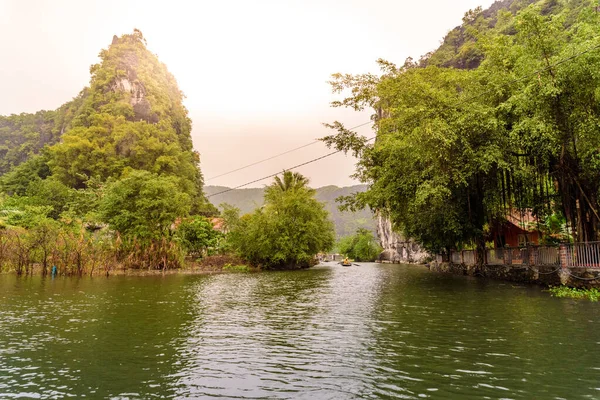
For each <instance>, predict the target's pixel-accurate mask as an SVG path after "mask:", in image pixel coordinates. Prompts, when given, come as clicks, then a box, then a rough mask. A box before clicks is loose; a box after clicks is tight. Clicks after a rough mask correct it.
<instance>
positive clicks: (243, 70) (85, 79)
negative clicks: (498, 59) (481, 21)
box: [0, 0, 493, 187]
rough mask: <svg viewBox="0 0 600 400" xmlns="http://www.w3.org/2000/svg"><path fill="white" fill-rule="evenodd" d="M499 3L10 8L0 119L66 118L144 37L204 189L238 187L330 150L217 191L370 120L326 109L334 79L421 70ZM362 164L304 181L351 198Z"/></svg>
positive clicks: (0, 55)
mask: <svg viewBox="0 0 600 400" xmlns="http://www.w3.org/2000/svg"><path fill="white" fill-rule="evenodd" d="M492 2H493V0H420V1H415V0H412V1H408V0H406V1H405V0H396V1H393V0H362V1H358V0H320V1H313V0H289V1H286V0H279V1H266V0H252V1H248V0H246V1H245V0H230V1H218V0H213V1H192V0H187V1H175V0H170V1H149V0H143V1H133V0H131V1H126V0H118V1H115V0H102V1H91V0H86V1H81V0H52V1H50V0H48V1H41V0H40V1H33V0H0V115H7V114H12V113H20V112H35V111H37V110H40V109H56V108H58V107H59V106H60V105H61V104H63V103H65V102H66V101H68V100H70V99H71V98H73V97H74V96H76V95H77V93H78V92H79V91H80V90H81V89H82V88H83V87H84V86H86V85H87V84H88V83H89V78H90V76H89V67H90V65H91V64H94V63H96V62H98V53H99V52H100V50H101V49H102V48H107V47H108V45H109V44H110V42H111V40H112V36H113V35H114V34H116V35H121V34H124V33H131V32H132V31H133V28H138V29H140V30H141V31H142V33H143V34H144V36H145V38H146V40H147V41H148V48H149V49H150V50H151V51H152V52H154V53H156V54H157V55H158V56H159V58H160V60H161V61H162V62H164V63H165V64H166V65H167V67H168V68H169V70H170V71H171V73H173V74H174V75H175V77H176V79H177V81H178V82H179V87H180V88H181V90H182V91H183V92H184V93H185V95H186V100H185V105H186V107H187V108H188V110H189V112H190V117H191V118H192V121H193V131H192V136H193V140H194V146H195V148H196V150H198V151H199V152H200V154H201V168H202V171H203V173H204V176H205V178H207V182H206V184H210V185H223V186H237V185H240V184H243V183H246V182H248V181H252V180H255V179H257V178H260V177H262V176H266V175H270V174H272V173H276V172H278V171H281V170H282V169H285V168H286V167H289V166H292V165H296V164H300V163H302V162H304V161H307V160H309V159H311V158H316V157H319V156H321V155H323V154H326V153H328V152H330V151H331V150H329V149H327V148H326V147H325V146H324V145H323V144H321V143H318V144H315V145H312V146H310V147H307V148H305V149H302V150H300V151H297V152H294V153H291V154H288V155H285V156H283V157H280V158H277V159H274V160H271V161H269V162H266V163H263V164H261V165H257V166H254V167H252V168H248V169H245V170H243V171H240V172H237V173H234V174H231V175H228V176H224V177H221V178H218V179H213V180H210V179H208V178H211V177H213V176H216V175H219V174H222V173H224V172H227V171H229V170H232V169H236V168H238V167H240V166H243V165H246V164H250V163H253V162H255V161H258V160H261V159H264V158H267V157H270V156H272V155H274V154H278V153H281V152H284V151H286V150H289V149H291V148H294V147H298V146H302V145H304V144H306V143H309V142H312V141H314V140H315V139H317V138H319V137H322V136H324V135H327V134H329V133H330V131H329V130H327V129H325V128H323V127H322V125H321V124H322V123H323V122H332V121H334V120H339V121H341V122H344V123H345V124H347V126H353V125H358V124H360V123H363V122H366V121H368V120H369V114H368V113H366V114H362V115H361V114H359V113H355V112H353V111H350V110H342V109H334V108H331V107H329V103H330V102H331V101H332V100H334V99H335V98H336V96H335V95H333V94H332V93H331V90H330V87H329V85H328V84H327V81H328V79H329V76H330V75H331V74H332V73H334V72H344V73H346V72H347V73H353V74H358V73H366V72H377V65H376V63H375V60H377V59H378V58H384V59H386V60H389V61H392V62H395V63H397V64H402V63H403V62H404V60H405V59H406V58H407V57H409V56H412V57H413V58H415V59H418V58H419V57H420V56H421V55H422V54H425V53H427V52H428V51H431V50H434V49H435V48H437V47H438V46H439V44H440V41H441V40H442V38H443V36H444V35H445V34H446V33H447V32H448V31H449V30H450V29H452V28H454V27H455V26H457V25H459V24H460V23H461V19H462V16H463V14H464V13H465V12H466V11H467V10H469V9H472V8H475V7H477V6H479V5H481V6H483V7H484V8H487V7H488V6H490V5H491V4H492ZM359 132H361V133H364V134H365V135H368V136H371V135H372V132H371V130H370V128H369V127H364V128H361V129H360V130H359ZM354 163H355V160H354V159H353V158H352V157H350V156H344V155H342V154H338V155H335V156H332V157H330V158H328V159H325V160H323V161H320V162H317V163H314V164H311V165H307V166H305V167H302V168H300V169H298V171H299V172H301V173H303V174H305V175H306V176H308V177H309V178H310V179H311V185H312V186H314V187H319V186H324V185H330V184H335V185H338V186H344V185H350V184H354V183H356V182H355V181H353V180H352V179H351V178H350V177H349V175H350V174H351V173H352V172H353V171H354ZM266 183H268V181H265V182H259V183H256V184H253V185H251V186H253V187H260V186H262V185H264V184H266Z"/></svg>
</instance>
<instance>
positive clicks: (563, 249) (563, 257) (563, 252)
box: [558, 243, 568, 268]
mask: <svg viewBox="0 0 600 400" xmlns="http://www.w3.org/2000/svg"><path fill="white" fill-rule="evenodd" d="M558 251H559V254H560V266H561V267H562V268H567V267H568V262H567V245H566V244H564V243H561V244H560V247H559V250H558Z"/></svg>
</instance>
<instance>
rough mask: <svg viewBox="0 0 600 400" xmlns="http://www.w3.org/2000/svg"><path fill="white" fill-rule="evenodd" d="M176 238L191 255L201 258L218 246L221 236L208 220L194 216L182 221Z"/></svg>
mask: <svg viewBox="0 0 600 400" xmlns="http://www.w3.org/2000/svg"><path fill="white" fill-rule="evenodd" d="M175 237H176V238H177V239H178V241H179V243H180V244H181V246H183V248H184V249H185V250H186V251H187V253H188V254H189V255H193V256H196V257H200V256H202V255H203V254H205V253H207V252H208V250H209V249H211V248H215V247H216V246H217V245H218V241H219V239H220V238H221V234H220V232H218V231H216V230H214V229H213V226H212V223H211V222H210V220H209V219H208V218H205V217H201V216H194V217H190V218H186V219H184V220H183V221H181V223H180V224H179V226H178V227H177V230H176V232H175Z"/></svg>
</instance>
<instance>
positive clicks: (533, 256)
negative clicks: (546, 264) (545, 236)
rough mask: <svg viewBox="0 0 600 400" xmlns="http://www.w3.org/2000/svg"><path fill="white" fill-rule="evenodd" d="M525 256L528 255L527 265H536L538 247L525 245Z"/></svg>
mask: <svg viewBox="0 0 600 400" xmlns="http://www.w3.org/2000/svg"><path fill="white" fill-rule="evenodd" d="M527 254H529V265H536V264H537V259H538V247H537V246H530V245H527Z"/></svg>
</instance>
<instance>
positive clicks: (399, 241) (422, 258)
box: [377, 213, 431, 264]
mask: <svg viewBox="0 0 600 400" xmlns="http://www.w3.org/2000/svg"><path fill="white" fill-rule="evenodd" d="M377 236H378V237H379V243H380V244H381V247H383V252H382V253H381V254H380V255H379V261H380V262H390V263H398V264H401V263H425V262H427V260H429V259H431V256H430V254H429V253H427V252H426V251H425V250H423V249H422V248H421V246H419V244H418V243H415V242H414V241H412V240H410V239H406V238H405V237H404V236H402V235H401V234H400V233H397V232H394V230H393V227H392V222H391V221H390V220H389V219H388V218H386V217H385V216H383V215H382V214H381V213H377Z"/></svg>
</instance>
